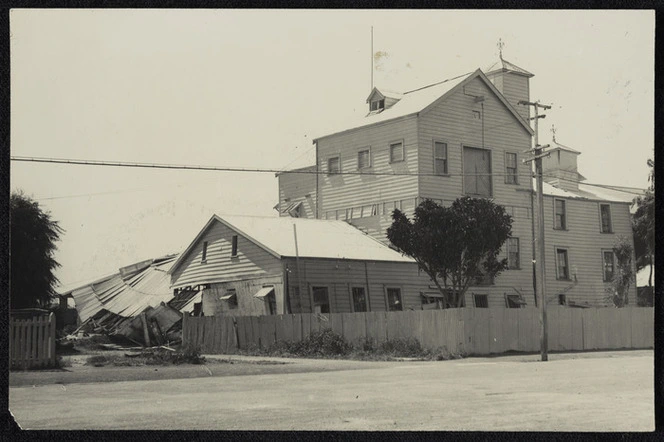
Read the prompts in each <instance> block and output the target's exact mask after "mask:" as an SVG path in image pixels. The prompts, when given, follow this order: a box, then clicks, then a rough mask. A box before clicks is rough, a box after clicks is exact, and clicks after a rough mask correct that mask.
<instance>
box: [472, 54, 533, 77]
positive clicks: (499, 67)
mask: <svg viewBox="0 0 664 442" xmlns="http://www.w3.org/2000/svg"><path fill="white" fill-rule="evenodd" d="M484 72H486V73H487V75H492V74H494V73H496V72H514V73H515V74H519V75H523V76H526V77H529V78H530V77H534V76H535V74H531V73H530V72H528V71H527V70H525V69H523V68H520V67H519V66H517V65H515V64H514V63H510V62H509V61H507V60H503V58H502V57H500V59H499V60H498V61H497V62H495V63H494V64H492V65H491V66H489V67H488V68H487V69H485V70H484Z"/></svg>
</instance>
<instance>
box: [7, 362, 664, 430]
mask: <svg viewBox="0 0 664 442" xmlns="http://www.w3.org/2000/svg"><path fill="white" fill-rule="evenodd" d="M537 360H538V357H537V356H534V355H533V356H516V357H502V358H471V359H465V360H456V361H442V362H393V363H384V362H383V363H376V364H374V363H370V362H368V363H362V366H361V367H360V368H357V367H354V368H355V369H352V370H345V369H343V367H342V365H343V364H338V361H334V363H335V364H337V365H336V366H335V367H336V369H337V370H339V371H325V372H320V371H318V372H304V373H293V372H291V373H285V374H262V375H255V376H221V377H201V378H194V379H171V380H152V381H131V382H106V383H90V384H70V385H61V384H60V385H44V386H35V387H32V386H26V387H10V394H9V404H10V410H11V412H12V413H13V415H14V417H15V418H16V421H17V422H18V423H19V425H21V427H22V428H25V429H168V430H171V429H172V430H175V429H192V430H195V429H200V430H482V431H483V430H497V431H501V430H533V431H557V430H564V431H650V430H653V429H654V394H653V352H652V351H631V352H612V353H608V352H607V353H593V354H584V355H551V356H550V360H549V362H546V363H541V362H536V361H537ZM317 363H320V361H317ZM355 364H357V363H355ZM351 365H352V364H351Z"/></svg>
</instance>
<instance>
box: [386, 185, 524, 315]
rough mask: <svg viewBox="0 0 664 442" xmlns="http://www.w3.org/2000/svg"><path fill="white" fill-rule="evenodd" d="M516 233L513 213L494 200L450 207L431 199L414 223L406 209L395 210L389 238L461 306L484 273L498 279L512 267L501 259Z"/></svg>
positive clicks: (417, 212)
mask: <svg viewBox="0 0 664 442" xmlns="http://www.w3.org/2000/svg"><path fill="white" fill-rule="evenodd" d="M511 233H512V218H511V217H510V216H509V215H508V214H507V213H506V212H505V209H504V208H503V207H502V206H499V205H496V204H494V203H493V202H492V201H490V200H488V199H475V198H470V197H463V198H459V199H457V200H456V201H454V203H452V205H451V206H450V207H443V206H440V205H438V204H436V203H434V202H433V201H430V200H425V201H423V202H422V203H421V204H420V205H419V206H417V207H416V208H415V215H414V217H413V221H412V222H411V221H410V220H409V219H408V218H407V217H406V215H404V213H403V212H401V211H400V210H398V209H397V210H395V211H394V212H393V213H392V225H391V226H390V227H389V228H388V229H387V238H388V239H389V240H390V242H391V243H392V245H393V246H394V247H395V248H396V249H397V250H399V251H400V252H401V253H403V254H404V255H408V256H410V257H412V258H413V259H414V260H415V261H416V262H417V264H418V266H419V267H420V269H422V271H424V272H425V273H426V274H427V275H428V276H429V278H431V281H432V282H433V283H434V284H435V285H436V287H437V288H438V290H439V291H440V293H441V294H442V295H443V296H444V298H445V301H446V304H448V305H454V306H456V307H461V306H462V304H463V299H464V294H465V293H466V291H467V290H468V287H469V286H470V285H471V284H472V283H473V282H474V281H476V280H477V279H478V278H483V277H488V278H494V277H495V276H497V275H498V274H499V273H500V272H501V271H503V270H504V269H505V268H507V259H502V260H500V261H499V260H498V254H499V252H500V249H501V247H502V246H503V244H504V243H505V241H506V240H507V238H509V237H510V235H511Z"/></svg>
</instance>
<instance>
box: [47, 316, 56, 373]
mask: <svg viewBox="0 0 664 442" xmlns="http://www.w3.org/2000/svg"><path fill="white" fill-rule="evenodd" d="M48 320H49V322H50V323H51V324H50V333H49V337H48V343H49V350H50V352H51V361H50V362H51V365H53V366H54V365H55V314H54V313H53V312H51V313H50V314H49V315H48Z"/></svg>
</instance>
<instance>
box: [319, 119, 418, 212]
mask: <svg viewBox="0 0 664 442" xmlns="http://www.w3.org/2000/svg"><path fill="white" fill-rule="evenodd" d="M398 141H402V142H403V143H404V158H405V160H404V161H399V162H393V163H390V152H389V150H390V144H391V143H394V142H398ZM317 143H318V159H319V165H320V170H321V172H323V173H321V174H320V175H319V199H320V209H319V214H320V217H321V218H325V217H326V216H327V215H328V212H332V211H336V210H345V209H347V208H352V207H356V206H362V205H367V204H374V203H379V202H383V201H394V200H401V199H404V198H415V197H416V196H417V176H416V174H417V172H418V165H417V150H418V138H417V120H416V117H415V116H409V117H404V118H400V119H397V120H393V121H388V122H384V123H378V124H375V125H372V126H367V127H362V128H359V129H354V130H350V131H347V132H342V133H339V134H335V135H331V136H328V137H324V138H321V139H319V140H318V141H317ZM367 148H368V149H369V150H370V162H371V163H370V164H371V166H370V167H368V168H366V169H362V170H361V171H360V170H358V152H359V151H360V150H363V149H367ZM336 156H339V157H340V163H341V174H327V173H326V172H327V171H328V160H329V159H330V158H332V157H336ZM345 172H347V173H353V174H352V175H345V174H344V173H345ZM360 172H366V173H365V174H361V173H360ZM371 173H373V174H375V173H385V174H392V173H398V174H404V175H399V176H386V175H382V176H376V175H370V174H371ZM338 219H345V215H342V214H339V218H338Z"/></svg>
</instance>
